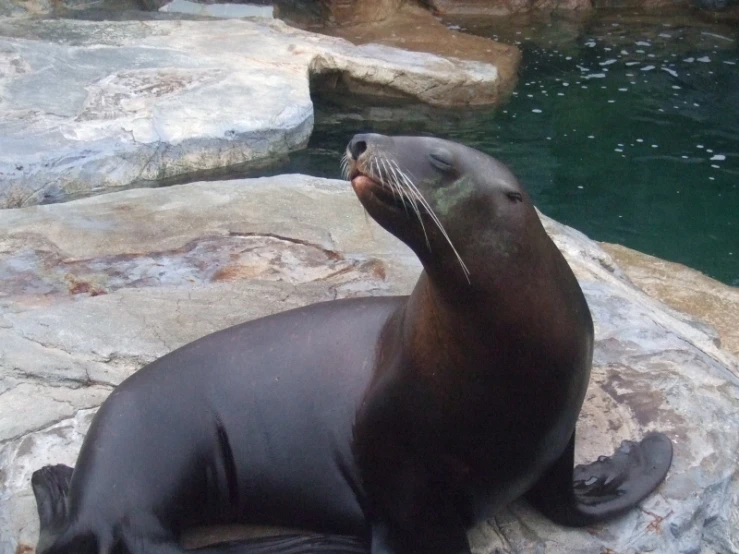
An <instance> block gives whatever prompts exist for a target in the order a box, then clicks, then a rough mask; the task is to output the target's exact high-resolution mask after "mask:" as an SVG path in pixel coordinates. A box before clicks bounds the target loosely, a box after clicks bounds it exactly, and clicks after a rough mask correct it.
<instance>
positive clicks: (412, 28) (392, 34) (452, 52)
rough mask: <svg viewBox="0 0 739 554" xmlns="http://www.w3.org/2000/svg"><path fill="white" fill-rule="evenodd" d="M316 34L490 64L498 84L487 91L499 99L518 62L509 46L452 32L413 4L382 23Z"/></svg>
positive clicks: (510, 85)
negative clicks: (498, 76)
mask: <svg viewBox="0 0 739 554" xmlns="http://www.w3.org/2000/svg"><path fill="white" fill-rule="evenodd" d="M320 32H322V33H326V34H328V35H333V36H337V37H341V38H345V39H347V40H349V41H351V42H353V43H354V44H368V43H378V44H384V45H387V46H394V47H397V48H404V49H408V50H413V51H417V52H428V53H430V54H435V55H438V56H444V57H453V58H459V59H463V60H474V61H478V62H483V63H490V64H493V65H495V66H496V68H497V69H498V72H499V74H500V84H499V86H498V87H497V90H495V91H490V92H495V94H497V95H498V96H499V97H501V96H505V95H506V94H507V93H508V92H509V91H510V90H512V89H513V86H514V85H515V83H516V72H517V71H518V65H519V62H520V61H521V52H520V50H519V49H518V48H516V47H515V46H513V45H512V44H503V43H501V42H496V41H494V40H490V39H488V38H484V37H478V36H474V35H470V34H467V33H458V32H455V31H452V30H450V29H449V28H447V26H446V25H443V24H442V23H441V22H440V21H439V20H438V19H437V18H436V17H434V16H433V15H432V14H431V13H430V12H429V11H427V10H425V9H423V8H419V7H418V6H415V5H413V4H406V5H404V6H403V7H401V8H400V9H399V10H398V12H397V13H395V14H394V15H392V16H391V17H388V18H387V19H385V20H383V21H379V22H375V23H364V24H361V25H347V26H343V27H324V28H322V29H320ZM460 92H465V91H460Z"/></svg>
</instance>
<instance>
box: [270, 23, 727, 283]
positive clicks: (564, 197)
mask: <svg viewBox="0 0 739 554" xmlns="http://www.w3.org/2000/svg"><path fill="white" fill-rule="evenodd" d="M663 11H664V10H663ZM446 23H447V24H448V25H450V26H458V27H461V28H462V29H464V30H466V31H467V32H472V33H475V34H479V35H483V36H489V37H493V38H497V39H498V40H502V41H505V42H512V43H518V44H519V46H520V47H521V48H522V51H523V54H524V62H523V64H522V67H521V70H520V80H519V83H518V86H517V88H516V92H515V93H514V95H513V96H512V97H511V99H510V101H509V102H508V103H507V104H506V105H504V106H502V107H500V108H498V109H497V110H464V111H455V112H448V111H446V112H442V111H434V110H429V109H423V108H418V107H410V106H405V107H394V108H392V107H385V108H383V107H373V106H367V105H366V104H365V105H362V106H359V105H356V104H353V103H352V104H347V101H346V99H343V101H342V100H341V99H339V100H338V101H337V100H336V99H334V100H333V101H332V100H328V99H326V98H323V99H319V100H317V121H316V129H315V132H314V134H313V136H312V138H311V143H310V146H309V148H308V150H306V151H304V152H301V153H299V154H297V155H293V156H292V157H291V159H290V160H289V162H287V163H285V164H283V165H281V166H280V167H279V168H278V169H276V170H275V172H285V171H301V172H306V173H309V174H314V175H321V176H328V177H338V176H339V169H338V167H339V165H338V160H339V157H340V155H341V153H342V152H343V149H344V147H345V144H346V142H347V140H348V139H349V138H350V137H351V136H352V135H353V134H354V133H356V132H364V131H375V132H381V133H390V134H427V133H431V134H434V135H437V136H441V137H446V138H451V139H453V140H458V141H460V142H463V143H465V144H468V145H470V146H473V147H475V148H478V149H480V150H482V151H484V152H487V153H489V154H492V155H494V156H496V157H497V158H499V159H501V160H503V161H504V162H505V163H507V164H508V165H509V166H510V167H511V168H512V169H513V170H514V172H515V173H516V174H517V175H518V176H519V178H520V179H521V180H522V182H523V183H524V184H525V185H526V187H527V189H528V190H529V192H530V193H531V194H532V196H533V198H534V200H535V202H536V204H537V206H538V207H539V208H540V209H541V210H542V211H543V212H544V213H546V214H547V215H550V216H551V217H553V218H555V219H557V220H559V221H561V222H563V223H566V224H568V225H571V226H573V227H575V228H576V229H579V230H580V231H582V232H584V233H585V234H587V235H588V236H590V237H591V238H594V239H597V240H601V241H608V242H616V243H620V244H624V245H626V246H629V247H631V248H634V249H637V250H640V251H642V252H646V253H649V254H652V255H655V256H658V257H660V258H664V259H667V260H672V261H677V262H681V263H684V264H686V265H688V266H691V267H694V268H696V269H699V270H700V271H702V272H704V273H706V274H707V275H710V276H711V277H714V278H716V279H719V280H721V281H724V282H726V283H729V284H732V285H735V286H739V47H738V46H737V43H738V40H739V32H738V31H737V29H736V27H730V26H727V25H721V24H707V23H705V22H703V21H700V20H697V19H693V18H691V17H689V16H687V17H686V16H680V17H674V18H672V19H667V18H665V17H664V16H663V15H662V16H660V17H649V16H647V17H644V16H634V15H633V14H631V13H629V12H620V13H614V12H608V13H606V14H600V15H599V16H597V17H595V18H591V19H590V20H587V21H574V22H573V21H571V20H567V19H559V20H558V19H544V20H538V21H531V20H528V21H523V22H515V21H514V22H511V21H510V20H506V21H502V20H499V21H486V22H481V21H476V22H473V23H472V22H465V21H463V20H457V21H447V22H446ZM534 39H535V40H534Z"/></svg>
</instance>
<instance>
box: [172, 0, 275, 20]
mask: <svg viewBox="0 0 739 554" xmlns="http://www.w3.org/2000/svg"><path fill="white" fill-rule="evenodd" d="M159 11H161V12H165V13H184V14H190V15H199V16H204V17H219V18H225V19H231V18H240V17H262V18H267V19H271V18H272V17H274V8H273V7H272V6H260V5H256V4H241V3H239V4H217V3H216V4H213V3H207V4H205V3H202V2H191V1H190V0H173V1H172V2H169V3H168V4H165V5H164V6H162V7H161V8H159Z"/></svg>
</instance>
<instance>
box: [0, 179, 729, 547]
mask: <svg viewBox="0 0 739 554" xmlns="http://www.w3.org/2000/svg"><path fill="white" fill-rule="evenodd" d="M545 223H546V225H547V228H548V230H549V232H550V233H551V234H552V236H553V237H554V239H555V241H556V242H557V244H558V246H559V247H560V248H561V249H562V251H563V252H564V253H565V256H566V257H567V258H568V260H569V262H570V264H571V265H572V267H573V269H574V270H575V272H576V274H577V276H578V278H579V279H580V282H581V284H582V287H583V290H584V291H585V294H586V296H587V299H588V302H589V304H590V308H591V311H592V313H593V318H594V321H595V327H596V347H595V358H594V367H593V376H592V383H591V387H590V390H589V393H588V396H587V399H586V402H585V408H584V410H583V413H582V415H581V418H580V422H579V425H578V433H579V434H578V445H577V453H576V455H577V458H578V462H582V461H590V460H593V459H594V458H596V457H597V456H598V455H601V454H610V453H612V451H613V450H614V449H615V448H616V447H617V446H618V445H619V443H620V442H621V441H622V440H624V439H638V438H640V437H641V436H643V435H644V434H645V433H646V432H648V431H650V430H653V429H655V430H661V431H664V432H666V433H667V434H668V435H669V436H670V437H671V438H672V440H673V441H674V443H675V459H674V462H673V468H672V470H671V471H670V474H669V475H668V478H667V481H666V482H665V483H664V484H663V485H662V486H661V487H660V488H659V489H658V491H657V493H656V494H653V495H652V496H650V497H649V498H648V499H647V500H646V501H645V502H643V503H642V505H641V506H640V507H639V508H638V509H635V510H633V511H631V512H630V513H629V514H627V515H626V516H624V517H622V518H620V519H618V520H615V521H612V522H609V523H607V524H601V525H596V526H591V527H588V528H585V529H563V528H561V527H558V526H556V525H553V524H551V523H549V522H548V521H547V520H545V519H544V518H543V517H542V516H540V515H538V514H537V513H536V512H534V511H533V510H532V509H531V508H529V507H528V506H527V505H526V504H525V503H524V502H516V503H514V504H513V505H512V506H510V507H508V508H507V509H505V510H503V511H502V512H501V513H500V514H498V515H497V517H496V518H495V519H494V520H491V521H489V522H486V523H483V524H481V525H480V526H478V527H477V528H476V529H475V530H474V531H473V532H472V534H471V539H472V542H473V544H474V548H475V552H476V553H491V552H502V553H530V552H544V551H546V552H554V553H562V554H564V553H570V554H571V553H576V554H580V553H582V554H585V553H587V554H591V553H593V552H617V553H619V554H626V553H637V552H647V551H650V552H680V553H688V552H699V551H704V552H715V553H730V552H735V551H737V549H738V548H739V536H737V531H736V529H737V528H739V500H738V499H739V484H738V483H737V475H736V452H737V451H739V433H737V430H738V429H739V409H737V408H739V377H737V375H738V374H739V362H738V361H737V359H736V358H735V357H734V356H733V355H731V354H730V353H729V352H727V351H726V350H724V349H722V348H721V347H720V346H718V345H717V341H716V340H715V339H716V333H715V332H714V331H712V330H711V329H710V328H709V327H708V326H707V325H706V324H705V323H703V322H700V321H698V320H696V319H695V318H694V317H692V316H690V315H685V314H683V313H680V312H677V311H675V310H673V309H671V308H668V307H667V306H665V305H664V304H662V303H661V302H659V301H658V300H656V299H654V298H653V297H651V296H649V295H648V294H646V293H645V292H643V291H642V290H640V289H639V288H637V287H636V286H634V284H633V283H632V281H631V280H630V279H629V277H628V276H627V273H625V272H623V271H622V270H621V269H620V268H619V267H618V266H617V265H616V263H615V262H614V260H613V258H611V257H610V256H609V255H608V254H607V253H606V252H604V251H603V250H602V249H601V248H600V247H599V246H598V245H597V244H596V243H595V242H593V241H590V240H589V239H587V238H586V237H585V236H584V235H582V234H580V233H578V232H577V231H574V230H572V229H570V228H567V227H565V226H562V225H559V224H557V223H555V222H553V221H551V220H546V221H545ZM418 271H419V264H418V262H417V260H416V258H415V256H413V255H412V254H411V252H410V251H409V250H408V249H407V248H405V247H404V246H403V245H402V244H401V243H399V242H398V241H397V240H396V239H394V238H393V237H392V236H390V235H389V234H387V233H386V232H385V231H383V230H382V229H381V228H379V227H378V226H377V225H376V224H374V222H372V221H371V220H369V219H367V218H365V216H364V215H363V213H362V209H361V206H360V205H359V203H358V202H357V200H356V198H355V197H354V195H353V193H352V191H351V190H350V187H349V186H348V184H347V183H345V182H340V181H330V180H323V179H317V178H311V177H304V176H296V175H283V176H279V177H274V178H265V179H257V180H241V181H229V182H212V183H196V184H192V185H182V186H174V187H169V188H167V189H136V190H130V191H124V192H119V193H114V194H108V195H103V196H98V197H94V198H88V199H84V200H79V201H75V202H69V203H66V204H57V205H51V206H36V207H31V208H26V209H14V210H5V211H3V212H0V290H1V291H3V296H2V297H0V344H2V346H3V348H2V350H1V351H0V537H1V538H0V554H12V553H15V552H16V551H31V550H32V547H33V545H34V544H35V540H36V533H37V525H38V524H37V521H36V514H35V506H34V502H33V497H32V493H31V488H30V475H31V473H32V472H33V471H34V470H35V469H38V468H39V467H41V466H43V465H45V464H48V463H66V464H70V465H73V464H74V461H75V457H76V455H77V452H78V449H79V447H80V444H81V441H82V439H83V437H84V434H85V432H86V430H87V427H88V426H89V424H90V420H91V417H92V415H93V414H94V412H95V409H96V407H97V406H98V405H99V404H100V403H101V402H102V401H103V399H104V398H105V397H106V396H107V394H109V392H110V391H111V390H112V388H113V387H114V386H115V385H117V384H118V383H120V382H121V381H122V380H123V379H124V378H125V377H127V376H128V375H130V374H131V373H133V372H134V371H136V370H137V369H139V368H140V367H142V366H143V365H144V364H146V363H148V362H150V361H151V360H153V359H155V358H157V357H159V356H161V355H163V354H164V353H166V352H168V351H170V350H172V349H174V348H176V347H178V346H180V345H182V344H185V343H187V342H189V341H192V340H194V339H196V338H198V337H200V336H203V335H205V334H207V333H210V332H213V331H215V330H217V329H221V328H224V327H227V326H230V325H233V324H236V323H240V322H242V321H245V320H248V319H253V318H256V317H260V316H263V315H267V314H269V313H273V312H276V311H281V310H285V309H289V308H292V307H297V306H300V305H304V304H308V303H312V302H317V301H321V300H329V299H333V298H340V297H347V296H354V295H379V294H398V293H407V292H409V291H410V288H411V287H412V285H413V283H414V282H415V280H416V277H417V274H418Z"/></svg>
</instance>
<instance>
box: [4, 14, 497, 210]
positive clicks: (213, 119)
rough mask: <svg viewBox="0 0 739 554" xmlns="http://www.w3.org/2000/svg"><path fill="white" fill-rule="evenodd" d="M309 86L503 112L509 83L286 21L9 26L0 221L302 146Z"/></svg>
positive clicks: (9, 22) (451, 62)
mask: <svg viewBox="0 0 739 554" xmlns="http://www.w3.org/2000/svg"><path fill="white" fill-rule="evenodd" d="M311 74H331V75H338V76H340V77H341V78H342V79H343V80H344V81H346V82H347V83H351V84H352V86H354V87H356V88H358V89H361V90H362V91H365V92H367V91H370V92H375V93H377V94H388V95H391V96H396V97H397V96H399V97H403V98H408V99H414V100H417V101H420V102H426V103H429V104H434V105H446V104H448V103H449V102H451V101H453V102H462V103H465V102H477V103H479V102H483V103H484V102H485V101H486V99H488V101H494V100H495V99H496V98H497V85H498V81H499V75H498V71H497V68H496V67H495V66H493V65H490V64H486V63H480V62H471V61H462V60H457V59H446V58H441V57H438V56H435V55H432V54H425V53H418V52H409V51H405V50H400V49H396V48H392V47H387V46H380V45H374V44H369V45H363V46H354V45H352V44H351V43H349V42H347V41H345V40H342V39H337V38H332V37H327V36H323V35H317V34H313V33H308V32H305V31H300V30H297V29H294V28H291V27H289V26H287V25H285V24H284V23H282V22H281V21H276V20H273V21H270V20H255V21H246V20H207V21H178V20H145V21H128V22H111V21H103V22H93V21H82V20H32V19H31V20H28V19H10V18H6V19H2V18H0V208H7V207H11V208H12V207H22V206H29V205H34V204H39V203H50V202H58V201H61V200H66V199H70V198H76V197H81V196H87V195H91V194H96V193H99V192H107V191H111V190H117V189H125V188H132V187H143V186H153V185H160V184H165V183H168V182H170V183H171V182H173V181H176V180H182V179H183V177H185V176H188V175H189V176H192V175H197V174H199V173H202V172H206V171H208V170H212V169H214V168H224V167H246V166H248V165H249V164H255V163H258V162H259V161H262V162H263V161H264V160H269V159H274V158H277V157H279V156H281V155H284V154H286V153H287V152H289V151H291V150H295V149H299V148H301V147H304V146H305V144H306V143H307V141H308V137H309V135H310V133H311V130H312V127H313V106H312V103H311V98H310V91H309V77H310V75H311ZM460 90H462V91H464V92H465V94H464V95H463V98H462V97H460V94H459V91H460ZM452 98H453V100H451V99H452ZM460 98H462V99H461V100H460Z"/></svg>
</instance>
